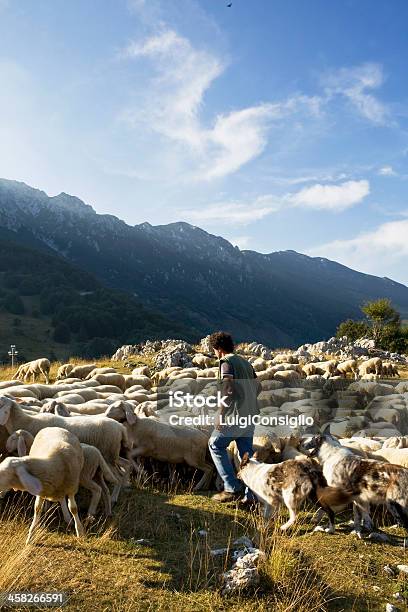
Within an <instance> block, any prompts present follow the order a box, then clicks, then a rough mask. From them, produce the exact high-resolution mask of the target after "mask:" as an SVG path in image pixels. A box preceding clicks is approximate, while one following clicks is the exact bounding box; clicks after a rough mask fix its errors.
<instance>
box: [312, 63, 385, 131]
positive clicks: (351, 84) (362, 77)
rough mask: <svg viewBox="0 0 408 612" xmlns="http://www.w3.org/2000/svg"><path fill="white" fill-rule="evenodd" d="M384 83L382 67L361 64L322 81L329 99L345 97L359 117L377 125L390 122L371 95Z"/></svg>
mask: <svg viewBox="0 0 408 612" xmlns="http://www.w3.org/2000/svg"><path fill="white" fill-rule="evenodd" d="M383 81H384V76H383V71H382V67H381V66H380V65H378V64H371V63H367V64H362V65H360V66H355V67H353V68H341V69H340V70H338V71H337V72H334V73H333V74H331V75H328V76H326V77H325V79H324V83H325V84H326V92H327V94H328V96H329V98H330V97H332V96H334V95H341V96H345V97H346V98H347V99H348V100H349V101H350V103H351V104H352V105H353V106H354V108H355V109H356V110H357V111H358V112H359V114H360V115H362V116H363V117H365V118H366V119H368V120H369V121H371V122H372V123H376V124H379V125H385V124H387V123H389V121H390V113H389V110H388V109H387V107H386V106H385V105H384V104H383V103H382V102H380V100H378V99H377V98H376V97H375V96H374V95H373V94H372V93H369V92H370V91H371V90H373V89H378V88H379V87H380V86H381V85H382V84H383Z"/></svg>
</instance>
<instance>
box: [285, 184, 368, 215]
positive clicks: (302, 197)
mask: <svg viewBox="0 0 408 612" xmlns="http://www.w3.org/2000/svg"><path fill="white" fill-rule="evenodd" d="M369 193H370V184H369V182H368V181H366V180H361V181H346V182H344V183H341V184H340V185H322V184H319V183H318V184H316V185H312V186H311V187H305V188H304V189H301V190H300V191H298V192H297V193H295V194H293V195H292V196H290V200H291V202H292V203H293V204H294V205H295V206H302V207H306V208H314V209H324V210H332V211H342V210H345V209H346V208H350V207H351V206H354V205H355V204H358V203H359V202H361V201H362V200H363V199H364V198H365V197H366V196H368V194H369Z"/></svg>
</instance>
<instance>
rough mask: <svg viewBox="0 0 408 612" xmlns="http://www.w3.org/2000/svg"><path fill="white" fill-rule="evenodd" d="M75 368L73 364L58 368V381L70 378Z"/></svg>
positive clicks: (65, 364)
mask: <svg viewBox="0 0 408 612" xmlns="http://www.w3.org/2000/svg"><path fill="white" fill-rule="evenodd" d="M73 369H74V366H73V365H72V363H64V364H62V365H61V366H60V367H59V368H58V372H57V380H61V378H68V376H69V375H70V373H71V372H72V370H73Z"/></svg>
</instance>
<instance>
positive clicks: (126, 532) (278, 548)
mask: <svg viewBox="0 0 408 612" xmlns="http://www.w3.org/2000/svg"><path fill="white" fill-rule="evenodd" d="M23 501H24V502H25V503H24V504H23ZM2 505H3V510H2V515H1V528H2V536H3V537H2V538H1V541H0V559H1V572H0V591H3V592H4V591H9V590H13V589H15V590H16V589H19V590H31V591H41V590H62V591H64V592H66V593H68V595H69V597H70V601H69V604H68V606H67V608H66V609H68V610H87V611H88V610H91V611H93V610H95V611H96V610H97V611H100V610H117V611H119V610H120V611H123V610H125V611H139V610H140V611H144V610H146V611H148V610H149V611H150V610H163V611H164V610H180V611H190V610H191V611H192V610H194V611H201V610H203V611H204V610H210V611H212V610H214V611H216V610H217V611H218V610H231V609H239V610H243V611H248V612H249V611H251V612H252V611H253V610H257V611H258V610H259V611H265V612H266V611H267V610H272V609H273V610H277V611H278V612H289V611H293V612H304V611H305V610H308V611H309V612H312V611H318V610H330V611H331V610H333V611H340V610H353V609H354V610H367V611H368V610H370V611H372V610H383V609H384V602H386V601H392V594H393V593H394V592H395V591H396V590H398V589H399V590H402V589H403V588H404V585H402V584H400V583H397V579H392V578H389V577H388V576H387V575H386V574H385V573H384V572H383V567H384V565H386V564H396V563H404V562H406V554H405V549H404V548H402V547H400V546H399V547H397V546H390V545H377V544H368V543H367V542H362V541H358V540H356V539H355V538H354V537H353V536H351V535H349V534H348V533H347V532H346V531H344V532H342V533H341V532H339V533H338V534H337V535H335V536H329V535H327V534H323V533H322V534H311V533H310V530H311V526H310V514H306V513H305V514H304V515H303V518H302V521H301V522H300V525H299V526H298V528H297V529H296V530H295V532H294V533H292V534H291V535H282V534H281V533H280V532H279V529H278V528H277V525H278V524H279V523H280V521H279V520H278V522H277V524H276V525H271V526H266V525H265V524H264V522H263V520H262V519H261V518H260V517H259V516H255V515H250V514H246V513H244V512H242V511H239V510H236V509H235V508H234V507H229V508H227V507H225V506H223V505H221V504H216V503H214V502H212V501H211V499H209V498H208V497H207V496H206V495H191V494H188V493H181V494H174V493H167V494H165V493H163V492H160V491H158V490H156V489H153V488H151V487H148V486H145V487H144V488H142V489H136V488H134V489H132V490H131V491H126V492H124V493H123V495H122V496H121V499H120V503H119V505H118V506H117V508H116V509H115V513H114V518H113V520H112V522H111V523H109V524H103V523H102V522H100V523H99V524H98V525H96V526H94V527H93V529H92V532H91V533H90V534H89V535H88V537H87V538H86V539H80V540H78V539H77V538H75V537H74V536H73V535H71V533H66V528H65V525H64V524H63V523H62V522H61V521H60V520H59V518H58V516H57V510H56V509H55V508H54V509H53V510H51V511H49V514H48V515H47V517H46V519H47V520H46V523H47V524H46V527H45V528H43V529H42V530H41V531H40V532H39V533H38V535H37V537H36V540H35V542H34V543H33V544H32V545H30V546H25V545H24V541H25V537H26V534H27V530H28V525H29V521H30V518H31V508H30V509H27V497H25V496H22V495H20V494H14V496H12V497H11V498H9V499H8V500H4V501H3V502H2ZM282 520H283V518H282ZM201 529H204V530H205V531H206V532H207V535H206V536H205V537H201V536H200V535H199V534H198V531H199V530H201ZM242 535H248V536H249V537H250V538H252V539H253V541H254V542H255V544H256V545H257V546H260V547H261V548H262V549H263V550H264V551H265V552H266V560H265V561H264V562H263V563H262V564H261V566H260V573H261V583H260V585H259V587H258V588H257V590H256V591H255V592H252V593H248V594H246V595H245V594H244V593H241V594H240V595H237V596H234V597H222V596H221V594H220V590H219V586H220V582H219V578H220V575H221V574H222V572H223V571H225V570H226V569H229V567H230V566H231V564H232V560H231V557H230V556H229V555H226V556H221V557H213V556H211V554H210V550H211V549H214V548H224V547H226V548H229V549H230V550H232V548H233V546H232V542H233V541H234V540H235V539H236V538H237V537H239V536H242ZM142 538H143V539H145V540H147V541H146V542H145V543H141V544H140V543H139V544H138V543H137V540H139V539H142ZM373 586H379V587H380V592H377V591H375V590H374V589H373Z"/></svg>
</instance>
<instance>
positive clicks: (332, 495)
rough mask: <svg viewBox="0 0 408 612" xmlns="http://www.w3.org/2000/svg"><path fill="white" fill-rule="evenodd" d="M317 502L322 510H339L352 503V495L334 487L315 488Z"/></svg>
mask: <svg viewBox="0 0 408 612" xmlns="http://www.w3.org/2000/svg"><path fill="white" fill-rule="evenodd" d="M316 498H317V502H318V503H319V505H320V506H321V507H322V508H332V509H333V510H336V509H341V508H344V507H345V506H347V505H348V504H350V503H351V502H352V499H353V494H352V492H351V491H348V490H345V489H338V488H336V487H329V486H326V487H322V486H319V485H318V486H317V487H316Z"/></svg>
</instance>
